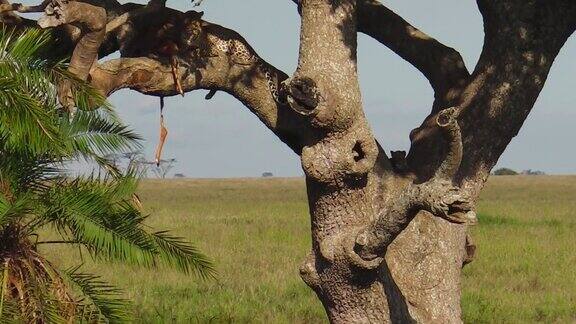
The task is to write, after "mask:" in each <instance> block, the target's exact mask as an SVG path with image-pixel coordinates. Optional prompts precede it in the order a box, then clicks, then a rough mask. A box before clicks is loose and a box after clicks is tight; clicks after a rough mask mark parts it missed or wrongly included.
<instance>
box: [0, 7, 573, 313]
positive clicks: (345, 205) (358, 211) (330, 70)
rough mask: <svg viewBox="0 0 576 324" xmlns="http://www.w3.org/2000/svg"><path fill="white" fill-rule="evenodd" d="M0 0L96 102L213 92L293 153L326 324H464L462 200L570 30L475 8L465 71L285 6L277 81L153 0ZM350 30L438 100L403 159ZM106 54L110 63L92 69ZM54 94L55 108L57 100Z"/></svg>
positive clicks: (417, 43)
mask: <svg viewBox="0 0 576 324" xmlns="http://www.w3.org/2000/svg"><path fill="white" fill-rule="evenodd" d="M0 1H2V3H1V4H0V13H1V14H2V16H1V18H0V19H1V20H0V21H1V22H2V23H3V24H7V25H16V26H23V25H26V26H36V23H35V22H34V21H30V20H26V19H22V18H20V17H19V16H18V15H17V14H16V13H15V12H30V11H44V13H45V17H44V18H42V19H41V20H40V27H47V26H53V27H56V28H55V29H54V30H55V32H57V33H58V35H60V39H61V40H62V41H63V42H64V43H63V44H64V45H63V46H64V48H68V49H69V52H70V53H73V55H72V59H71V62H70V71H72V72H73V73H76V74H77V75H78V76H79V77H80V78H82V79H86V80H88V81H89V82H90V83H91V84H92V85H93V86H94V87H95V88H97V89H99V90H100V91H101V92H102V93H103V94H105V95H110V94H111V93H113V92H114V91H117V90H119V89H122V88H130V89H133V90H136V91H139V92H141V93H143V94H146V95H152V96H170V95H176V94H178V93H179V92H180V89H182V90H183V91H184V92H188V91H193V90H196V89H209V90H211V93H210V94H209V95H208V96H207V98H209V97H211V96H212V95H213V92H214V91H225V92H227V93H229V94H231V95H233V96H234V97H236V98H237V99H238V100H240V101H241V102H242V103H243V104H244V105H245V106H246V107H248V108H249V109H250V110H251V111H252V112H253V113H254V114H256V115H257V116H258V117H259V118H260V120H261V121H262V122H263V123H264V124H265V125H266V126H267V127H268V128H269V129H270V130H271V131H272V132H273V133H274V134H276V135H277V136H278V137H279V138H280V139H281V140H282V141H283V142H284V143H286V144H287V145H288V146H289V147H290V148H291V149H292V150H293V151H294V152H295V153H296V154H298V155H299V156H300V157H301V161H302V168H303V169H304V171H305V174H306V184H307V190H308V199H309V207H310V216H311V233H312V238H313V240H312V251H311V252H310V254H309V256H308V257H307V258H306V260H304V262H303V264H302V266H301V268H300V274H301V276H302V278H303V280H304V281H305V282H306V283H307V284H308V285H309V286H310V287H311V288H312V289H313V290H314V291H315V292H316V294H317V295H318V297H319V299H320V300H321V302H322V303H323V305H324V307H325V309H326V313H327V315H328V318H329V319H330V321H332V322H334V323H354V322H374V323H381V322H401V323H404V322H422V323H458V322H461V319H460V318H461V313H460V272H461V268H462V266H463V265H464V264H465V263H467V262H470V260H471V258H472V256H473V252H474V246H473V245H471V244H470V243H469V240H468V239H467V235H466V231H467V226H468V225H471V224H474V222H475V213H474V203H475V201H476V200H477V198H478V195H479V193H480V191H481V189H482V187H483V184H484V182H485V180H486V179H487V177H488V175H489V172H490V170H491V168H492V167H493V166H494V165H495V163H496V162H497V160H498V158H499V156H500V155H501V154H502V152H503V151H504V149H505V148H506V146H507V145H508V143H509V142H510V140H511V139H512V138H513V137H514V136H515V135H516V134H517V132H518V130H519V129H520V127H521V125H522V123H523V122H524V120H525V119H526V117H527V115H528V113H529V112H530V110H531V108H532V106H533V105H534V102H535V100H536V98H537V97H538V94H539V93H540V91H541V89H542V87H543V85H544V82H545V80H546V78H547V75H548V72H549V70H550V67H551V65H552V63H553V61H554V58H555V57H556V55H557V54H558V52H559V50H560V48H561V47H562V46H563V44H564V42H565V41H566V40H567V38H568V37H569V36H570V35H571V34H572V33H573V32H574V30H575V29H576V2H574V1H573V0H546V1H545V0H499V1H496V0H477V2H478V7H479V9H480V12H481V13H482V15H483V18H484V26H485V43H484V49H483V51H482V54H481V57H480V60H479V62H478V64H477V65H476V67H475V69H474V71H473V72H472V73H471V74H470V73H469V72H468V70H467V69H466V67H465V65H464V62H463V60H462V58H461V56H460V54H459V53H458V52H457V51H456V50H454V49H452V48H449V47H447V46H445V45H443V44H441V43H440V42H439V41H437V40H435V39H433V38H431V37H429V36H428V35H426V34H425V33H424V32H422V31H420V30H418V29H417V28H415V27H413V26H412V25H410V24H409V23H408V22H406V21H405V20H404V19H403V18H401V17H399V16H398V15H396V14H395V13H394V12H392V11H391V10H389V9H388V8H386V7H385V6H384V5H382V4H381V3H380V2H378V1H376V0H356V1H355V0H302V1H295V0H294V2H296V3H298V9H299V13H300V14H301V18H302V27H301V37H300V54H299V61H298V62H299V64H298V68H297V70H296V71H295V73H294V74H293V75H292V76H291V77H288V75H286V74H285V73H283V72H282V71H279V70H278V69H276V68H274V67H273V66H271V65H270V64H268V63H266V62H265V61H264V60H262V59H261V58H260V57H259V56H258V55H257V54H256V52H255V51H254V50H253V49H252V48H251V47H250V45H249V44H248V43H247V42H246V40H245V39H243V38H242V37H241V36H240V35H238V34H237V33H236V32H234V31H232V30H230V29H227V28H225V27H222V26H219V25H216V24H213V23H210V22H207V21H204V20H202V19H201V13H198V12H195V11H189V12H186V13H183V12H179V11H176V10H173V9H170V8H167V7H165V1H162V0H160V1H157V0H151V1H150V2H149V3H148V4H147V5H145V6H142V5H137V4H124V5H121V4H119V3H118V2H116V1H115V0H99V1H86V2H85V3H82V2H74V1H66V0H46V1H45V2H44V3H43V4H41V5H39V6H34V7H26V6H21V5H17V4H10V3H8V2H7V1H6V0H0ZM104 26H105V27H104ZM357 32H362V33H365V34H367V35H370V36H371V37H373V38H374V39H376V40H377V41H379V42H380V43H382V44H383V45H385V46H387V47H389V48H390V49H391V50H393V51H394V52H396V53H397V54H398V55H399V56H401V57H402V58H404V59H405V60H407V61H408V62H410V63H411V64H412V65H414V67H416V68H417V69H418V70H420V71H421V72H422V74H423V75H424V76H425V77H426V78H428V80H429V81H430V84H431V86H432V88H433V89H434V91H435V100H434V103H433V104H432V109H431V112H430V115H429V116H428V117H427V118H426V120H425V121H424V122H423V123H422V125H421V126H420V127H419V128H417V129H415V130H414V131H412V133H411V134H410V139H411V141H412V145H411V148H410V152H409V154H408V156H407V157H406V158H405V159H403V155H402V154H396V155H395V156H393V158H392V159H389V158H388V157H387V155H386V154H385V152H384V150H383V149H382V147H381V146H380V145H379V144H378V143H377V142H376V140H375V139H374V136H373V134H372V131H371V130H370V127H369V126H368V123H367V120H366V118H365V116H364V113H363V110H362V101H361V94H360V89H359V85H358V78H357V67H356V34H357ZM66 46H67V47H66ZM115 51H120V53H121V56H122V57H121V58H119V59H112V60H107V61H100V62H98V61H96V60H95V59H96V57H97V56H98V55H100V57H102V56H105V55H107V54H110V53H113V52H115ZM60 89H61V90H60V91H61V101H62V103H63V105H64V106H66V105H67V104H69V102H68V101H67V98H69V96H68V97H66V95H67V94H68V91H69V89H66V88H65V87H61V88H60ZM63 95H64V96H63Z"/></svg>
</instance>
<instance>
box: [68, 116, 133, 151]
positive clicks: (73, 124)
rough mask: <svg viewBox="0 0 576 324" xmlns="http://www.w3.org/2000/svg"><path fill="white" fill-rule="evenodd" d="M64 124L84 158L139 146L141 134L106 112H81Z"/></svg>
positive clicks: (74, 149)
mask: <svg viewBox="0 0 576 324" xmlns="http://www.w3.org/2000/svg"><path fill="white" fill-rule="evenodd" d="M61 127H62V132H63V133H65V134H66V135H67V137H68V139H69V145H70V146H71V149H72V150H73V151H74V152H77V153H78V154H81V155H83V157H85V158H89V157H90V156H92V155H96V156H104V155H107V154H110V153H116V152H119V151H120V152H121V151H130V150H134V149H138V148H140V143H139V141H140V140H141V138H140V136H138V135H136V134H135V133H134V132H133V131H132V130H130V129H129V128H128V127H126V126H124V125H122V124H120V123H118V122H117V121H115V120H114V119H113V118H111V116H110V114H108V113H106V112H104V111H95V112H86V111H78V112H77V113H76V114H75V115H74V118H73V119H72V120H69V121H62V124H61Z"/></svg>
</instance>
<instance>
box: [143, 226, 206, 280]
mask: <svg viewBox="0 0 576 324" xmlns="http://www.w3.org/2000/svg"><path fill="white" fill-rule="evenodd" d="M153 237H154V241H155V242H156V244H157V246H158V256H159V258H160V259H162V260H163V261H164V262H165V263H166V264H169V265H170V266H171V267H173V268H176V269H178V270H180V271H182V272H184V273H196V274H197V275H198V276H200V277H201V278H205V279H207V278H215V276H216V269H215V268H214V265H213V264H212V262H211V261H210V259H208V257H206V256H205V255H204V254H202V253H201V252H200V250H198V248H196V247H195V246H193V245H192V244H190V243H188V242H187V241H186V240H184V239H183V238H181V237H177V236H173V235H171V234H170V233H169V232H167V231H160V232H156V233H154V234H153Z"/></svg>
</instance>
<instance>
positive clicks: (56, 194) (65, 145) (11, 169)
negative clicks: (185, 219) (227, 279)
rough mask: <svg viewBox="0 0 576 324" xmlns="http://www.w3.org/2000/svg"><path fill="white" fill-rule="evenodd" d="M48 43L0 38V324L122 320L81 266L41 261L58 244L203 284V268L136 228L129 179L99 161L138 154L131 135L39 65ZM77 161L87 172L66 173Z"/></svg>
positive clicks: (111, 296)
mask: <svg viewBox="0 0 576 324" xmlns="http://www.w3.org/2000/svg"><path fill="white" fill-rule="evenodd" d="M49 44H51V39H50V36H49V34H48V33H46V32H40V31H38V30H35V31H23V32H21V33H18V34H16V33H12V32H9V31H6V30H2V31H0V322H2V323H5V322H12V321H13V322H16V323H65V322H66V323H72V322H87V323H100V322H104V323H108V322H121V321H126V320H130V319H131V318H132V308H131V306H130V305H129V304H128V302H127V301H126V300H125V299H124V298H122V296H121V295H120V293H119V291H118V290H117V289H116V288H114V287H113V286H111V285H109V284H107V283H106V282H105V281H102V280H101V279H100V278H99V277H98V275H97V274H91V273H86V272H84V270H83V269H82V267H81V262H80V261H78V260H77V261H76V262H73V263H71V264H69V265H68V266H67V267H66V268H64V267H61V266H58V264H56V263H54V262H52V260H51V259H50V258H49V257H46V254H45V253H44V252H46V251H52V249H53V246H55V245H57V246H60V247H62V248H64V249H65V250H67V251H69V252H70V253H80V254H82V256H83V257H85V258H92V259H95V260H98V261H118V262H120V263H127V264H132V265H137V266H144V267H149V268H152V267H156V266H157V265H158V264H160V263H163V264H166V265H168V266H170V267H172V268H174V269H178V270H180V271H182V272H184V273H187V274H191V273H196V274H199V275H200V276H204V277H206V276H210V275H212V274H213V271H212V266H211V264H210V262H209V261H207V259H206V257H205V256H204V255H202V254H200V253H199V252H198V251H197V250H196V248H195V247H194V246H192V245H190V244H189V243H187V242H186V241H184V240H182V239H181V238H178V237H176V236H174V235H172V234H170V233H169V232H166V231H154V230H153V229H152V228H150V227H149V226H147V225H145V220H146V218H147V217H146V216H145V214H143V213H142V212H141V209H140V205H139V200H138V199H137V196H136V195H135V190H136V187H137V183H138V181H137V177H136V176H135V172H133V171H129V172H127V173H126V174H122V173H121V172H120V171H119V170H117V169H116V168H114V167H113V166H112V165H110V164H109V163H108V162H107V161H106V160H105V159H104V158H103V156H105V155H106V154H110V153H117V152H122V151H123V150H130V149H134V148H137V147H138V145H139V144H138V136H137V135H136V134H134V133H133V132H132V131H131V130H129V129H128V128H127V127H126V126H124V125H122V124H121V123H120V121H119V120H118V118H117V117H116V116H115V115H114V113H113V112H112V110H111V109H110V108H109V107H107V105H106V102H105V100H104V99H103V98H102V97H100V96H98V95H97V94H96V92H95V91H93V90H91V89H90V88H89V87H87V86H86V85H84V84H83V83H82V82H80V81H79V80H77V79H75V78H74V77H73V76H71V75H70V74H69V73H67V72H66V67H65V66H64V65H63V64H62V61H59V60H55V59H54V58H50V57H49V56H48V53H49V48H50V47H49V46H50V45H49ZM62 82H68V84H70V85H71V86H72V87H71V88H72V89H74V91H73V92H72V96H73V97H74V98H75V102H76V103H77V109H76V111H75V113H74V114H72V113H71V112H70V111H66V110H64V109H62V107H61V106H60V105H59V101H58V98H57V96H58V91H57V88H58V85H60V84H62ZM87 103H90V104H91V105H97V106H100V107H102V108H100V109H95V110H94V109H88V106H87V105H86V104H87ZM77 161H84V162H89V163H92V164H93V166H94V170H95V171H94V172H93V173H92V174H91V175H87V176H71V175H70V174H67V167H68V166H69V165H70V163H71V162H77ZM96 170H97V171H96Z"/></svg>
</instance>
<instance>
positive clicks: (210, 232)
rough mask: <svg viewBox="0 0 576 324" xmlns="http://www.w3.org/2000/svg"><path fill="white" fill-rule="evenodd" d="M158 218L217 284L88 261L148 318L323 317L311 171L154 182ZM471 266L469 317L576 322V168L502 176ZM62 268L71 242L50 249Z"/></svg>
mask: <svg viewBox="0 0 576 324" xmlns="http://www.w3.org/2000/svg"><path fill="white" fill-rule="evenodd" d="M140 193H141V199H142V200H143V202H144V205H145V208H146V210H147V211H148V212H149V213H150V214H151V217H150V222H149V223H150V225H151V226H152V227H156V228H168V229H172V230H174V231H175V233H176V234H178V235H181V236H185V237H187V238H188V239H190V240H192V241H194V242H196V243H197V245H198V246H199V247H200V248H201V249H202V250H203V251H204V252H205V253H206V254H208V255H209V256H210V257H211V258H212V259H213V260H214V262H215V264H216V266H217V269H218V271H219V276H218V280H216V281H208V282H201V281H198V280H197V279H195V278H192V277H187V276H185V275H182V274H179V273H176V272H173V271H166V270H163V269H160V270H155V271H153V270H141V269H136V268H132V267H128V266H119V265H115V264H101V263H100V264H96V263H93V262H92V261H90V260H87V255H84V259H85V263H86V264H85V266H86V268H87V270H92V271H95V272H98V273H100V274H102V275H103V276H104V277H105V278H107V279H108V280H110V281H111V282H113V283H115V284H117V285H119V286H120V287H122V288H123V289H124V290H125V291H126V294H127V295H128V297H130V298H131V299H133V300H134V302H135V313H136V315H137V317H138V318H139V321H138V322H139V323H196V322H200V323H206V322H212V323H221V322H233V323H246V322H251V323H252V322H256V323H318V322H325V321H326V320H325V316H324V313H323V309H322V307H321V305H320V303H319V302H318V301H317V300H316V298H315V296H314V294H313V293H312V292H311V291H310V290H309V289H308V288H307V287H306V285H305V284H304V283H303V282H302V281H301V280H300V278H299V276H298V270H297V269H298V264H299V263H300V261H301V260H302V259H303V258H304V256H305V255H306V253H307V251H308V250H309V219H308V207H307V204H306V195H305V188H304V181H303V180H302V179H238V180H236V179H232V180H166V181H158V180H146V181H144V182H143V183H142V184H141V189H140ZM478 211H479V219H480V225H478V226H476V227H475V228H474V230H473V237H474V239H475V242H476V243H477V245H478V254H477V259H476V260H475V261H474V262H473V263H471V264H470V265H469V266H467V267H466V268H465V271H464V283H463V298H462V307H463V311H464V321H465V322H466V323H536V322H541V323H554V322H557V323H576V270H575V268H574V266H575V265H576V235H575V233H574V232H575V231H576V176H532V177H524V176H513V177H506V176H500V177H492V178H491V180H490V181H489V183H488V185H487V188H486V190H485V191H484V193H483V196H482V199H481V201H480V203H479V206H478ZM49 253H50V254H51V255H52V259H53V260H56V262H59V263H64V264H72V263H77V262H79V260H78V254H77V253H75V252H74V251H70V250H64V249H62V250H52V251H49Z"/></svg>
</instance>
